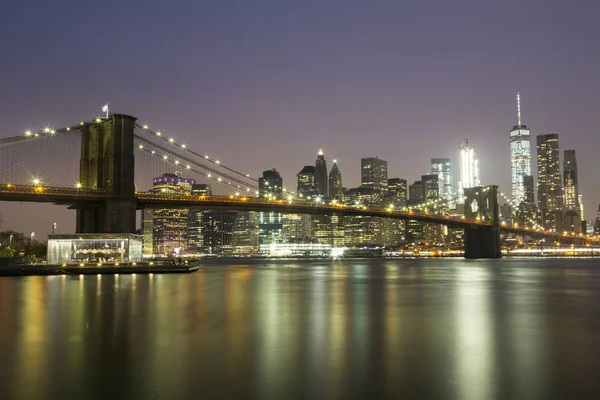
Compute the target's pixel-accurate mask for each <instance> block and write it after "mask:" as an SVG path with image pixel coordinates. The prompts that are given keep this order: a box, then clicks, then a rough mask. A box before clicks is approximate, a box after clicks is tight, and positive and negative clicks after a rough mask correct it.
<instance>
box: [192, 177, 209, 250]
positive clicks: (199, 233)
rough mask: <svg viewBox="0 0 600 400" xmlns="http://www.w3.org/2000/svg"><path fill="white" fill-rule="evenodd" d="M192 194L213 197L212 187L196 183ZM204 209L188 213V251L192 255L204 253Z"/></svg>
mask: <svg viewBox="0 0 600 400" xmlns="http://www.w3.org/2000/svg"><path fill="white" fill-rule="evenodd" d="M191 193H192V195H194V196H211V195H212V189H211V186H210V185H207V184H203V183H195V184H193V185H192V189H191ZM206 212H208V211H207V210H206V209H204V208H197V207H192V208H190V209H189V211H188V251H189V252H190V253H199V254H202V253H204V213H206Z"/></svg>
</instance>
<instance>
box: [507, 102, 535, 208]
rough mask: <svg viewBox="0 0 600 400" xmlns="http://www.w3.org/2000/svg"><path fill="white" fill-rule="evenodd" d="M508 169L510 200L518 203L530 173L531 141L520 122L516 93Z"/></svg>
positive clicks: (527, 130) (526, 129)
mask: <svg viewBox="0 0 600 400" xmlns="http://www.w3.org/2000/svg"><path fill="white" fill-rule="evenodd" d="M510 170H511V174H510V176H511V187H512V200H513V202H514V203H515V204H520V203H521V202H522V201H523V200H525V181H524V179H523V177H525V176H529V175H531V141H530V131H529V129H528V128H527V125H523V124H522V123H521V96H520V94H519V93H517V125H515V126H513V128H512V129H511V131H510Z"/></svg>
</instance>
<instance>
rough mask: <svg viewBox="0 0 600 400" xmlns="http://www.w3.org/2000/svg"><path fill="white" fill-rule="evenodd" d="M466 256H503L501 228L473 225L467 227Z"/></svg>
mask: <svg viewBox="0 0 600 400" xmlns="http://www.w3.org/2000/svg"><path fill="white" fill-rule="evenodd" d="M464 239H465V258H501V257H502V252H501V250H500V228H499V227H498V226H479V225H471V226H470V227H469V228H467V229H465V237H464Z"/></svg>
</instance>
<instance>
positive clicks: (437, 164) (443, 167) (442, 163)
mask: <svg viewBox="0 0 600 400" xmlns="http://www.w3.org/2000/svg"><path fill="white" fill-rule="evenodd" d="M431 173H432V174H434V175H437V176H438V182H439V188H440V189H439V197H440V198H442V199H446V200H452V198H453V197H454V178H453V175H452V160H450V159H449V158H432V159H431Z"/></svg>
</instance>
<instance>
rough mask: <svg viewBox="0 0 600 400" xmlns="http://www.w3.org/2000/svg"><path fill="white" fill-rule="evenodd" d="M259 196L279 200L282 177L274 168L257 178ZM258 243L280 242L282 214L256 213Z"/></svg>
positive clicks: (281, 237)
mask: <svg viewBox="0 0 600 400" xmlns="http://www.w3.org/2000/svg"><path fill="white" fill-rule="evenodd" d="M258 193H259V197H262V198H267V199H273V200H279V199H281V198H282V196H283V179H282V178H281V175H280V174H279V172H277V171H276V170H275V169H274V168H273V169H270V170H267V171H263V175H262V176H261V177H260V178H259V179H258ZM258 237H259V245H265V244H271V243H281V242H282V240H283V215H282V214H281V213H278V212H260V213H259V215H258Z"/></svg>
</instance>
